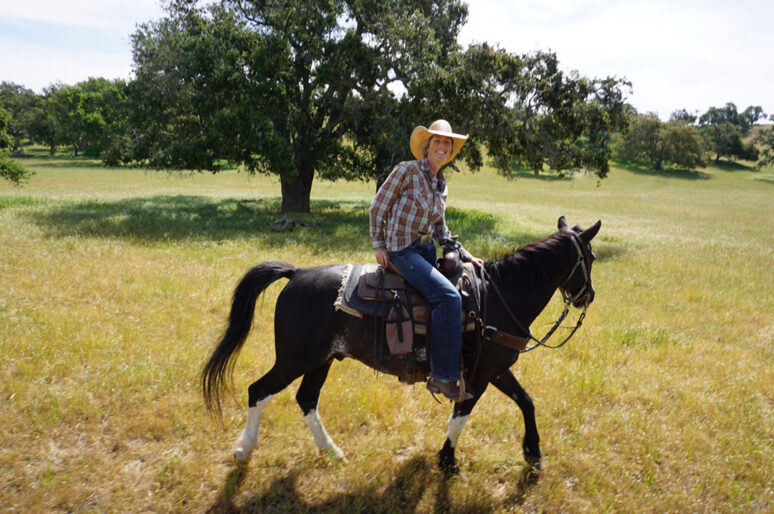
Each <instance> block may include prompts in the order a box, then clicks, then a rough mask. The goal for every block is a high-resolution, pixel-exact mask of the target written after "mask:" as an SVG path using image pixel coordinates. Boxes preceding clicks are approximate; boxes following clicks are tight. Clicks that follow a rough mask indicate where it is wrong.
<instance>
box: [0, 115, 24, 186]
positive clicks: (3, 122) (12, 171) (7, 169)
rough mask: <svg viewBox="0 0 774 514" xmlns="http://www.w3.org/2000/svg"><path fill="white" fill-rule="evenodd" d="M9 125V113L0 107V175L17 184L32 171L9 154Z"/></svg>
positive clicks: (11, 140) (10, 136)
mask: <svg viewBox="0 0 774 514" xmlns="http://www.w3.org/2000/svg"><path fill="white" fill-rule="evenodd" d="M11 126H12V123H11V113H10V112H8V111H7V110H5V109H3V108H2V107H0V177H2V178H4V179H6V180H9V181H11V182H13V183H14V184H17V185H18V184H20V183H21V182H23V181H24V180H26V179H27V178H29V177H30V175H32V173H30V172H29V171H27V170H26V169H25V168H24V166H22V165H21V164H19V163H18V162H16V161H14V160H12V159H11V158H10V156H9V151H10V148H11V147H12V146H13V141H14V137H13V135H11V134H10V133H9V132H8V128H9V127H11Z"/></svg>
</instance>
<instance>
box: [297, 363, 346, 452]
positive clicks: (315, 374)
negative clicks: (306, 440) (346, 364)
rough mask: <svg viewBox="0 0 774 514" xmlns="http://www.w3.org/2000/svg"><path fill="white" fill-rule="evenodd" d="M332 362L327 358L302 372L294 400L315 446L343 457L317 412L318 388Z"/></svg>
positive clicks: (326, 375) (319, 388) (320, 386)
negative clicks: (311, 368)
mask: <svg viewBox="0 0 774 514" xmlns="http://www.w3.org/2000/svg"><path fill="white" fill-rule="evenodd" d="M332 362H333V361H332V360H328V361H327V362H325V363H324V364H323V365H322V366H320V367H318V368H315V369H313V370H310V371H307V372H306V373H304V378H303V379H302V380H301V387H299V388H298V393H296V401H297V402H298V405H299V407H301V411H302V412H303V413H304V419H306V424H307V425H309V429H310V430H311V431H312V435H313V436H314V440H315V442H316V443H317V446H319V447H320V449H321V450H323V451H329V452H330V453H331V454H332V455H333V456H334V457H336V458H339V459H344V452H342V451H341V448H339V447H338V446H336V443H334V442H333V439H331V436H329V435H328V432H326V431H325V427H324V426H323V424H322V421H321V420H320V415H319V414H318V412H317V405H318V402H319V400H320V390H321V389H322V386H323V384H324V383H325V379H326V378H328V370H330V369H331V363H332Z"/></svg>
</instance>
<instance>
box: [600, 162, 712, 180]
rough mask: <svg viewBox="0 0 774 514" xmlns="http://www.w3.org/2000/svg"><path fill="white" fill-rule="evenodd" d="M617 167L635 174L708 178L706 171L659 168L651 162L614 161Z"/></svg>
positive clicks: (686, 178) (694, 178)
mask: <svg viewBox="0 0 774 514" xmlns="http://www.w3.org/2000/svg"><path fill="white" fill-rule="evenodd" d="M615 165H616V167H617V168H620V169H622V170H626V171H630V172H632V173H636V174H637V175H650V176H653V177H664V178H677V179H683V180H709V179H710V178H711V176H710V175H709V174H708V173H705V172H703V171H699V170H691V169H685V168H677V167H671V166H665V167H664V168H663V169H661V170H657V169H654V168H653V165H652V164H643V163H640V162H633V161H615Z"/></svg>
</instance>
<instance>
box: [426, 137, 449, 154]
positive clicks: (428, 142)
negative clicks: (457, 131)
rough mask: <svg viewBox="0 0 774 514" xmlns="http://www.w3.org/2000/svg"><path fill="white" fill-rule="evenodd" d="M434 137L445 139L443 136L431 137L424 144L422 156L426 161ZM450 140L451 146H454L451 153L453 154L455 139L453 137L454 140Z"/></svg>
mask: <svg viewBox="0 0 774 514" xmlns="http://www.w3.org/2000/svg"><path fill="white" fill-rule="evenodd" d="M434 137H443V136H436V135H431V136H430V137H428V138H427V141H425V142H424V143H422V156H423V157H424V158H425V159H427V149H428V148H430V141H432V140H433V138H434ZM449 139H451V144H452V147H451V151H452V152H453V151H454V138H453V137H452V138H449Z"/></svg>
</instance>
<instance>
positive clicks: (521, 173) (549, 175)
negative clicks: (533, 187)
mask: <svg viewBox="0 0 774 514" xmlns="http://www.w3.org/2000/svg"><path fill="white" fill-rule="evenodd" d="M504 176H505V178H507V179H509V180H515V179H524V180H540V181H542V182H569V181H571V180H572V179H573V173H572V172H569V173H566V174H561V173H557V172H554V171H548V172H545V171H544V172H541V173H538V174H536V173H535V172H534V171H532V170H531V169H529V168H511V169H510V170H508V172H506V173H505V174H504Z"/></svg>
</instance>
